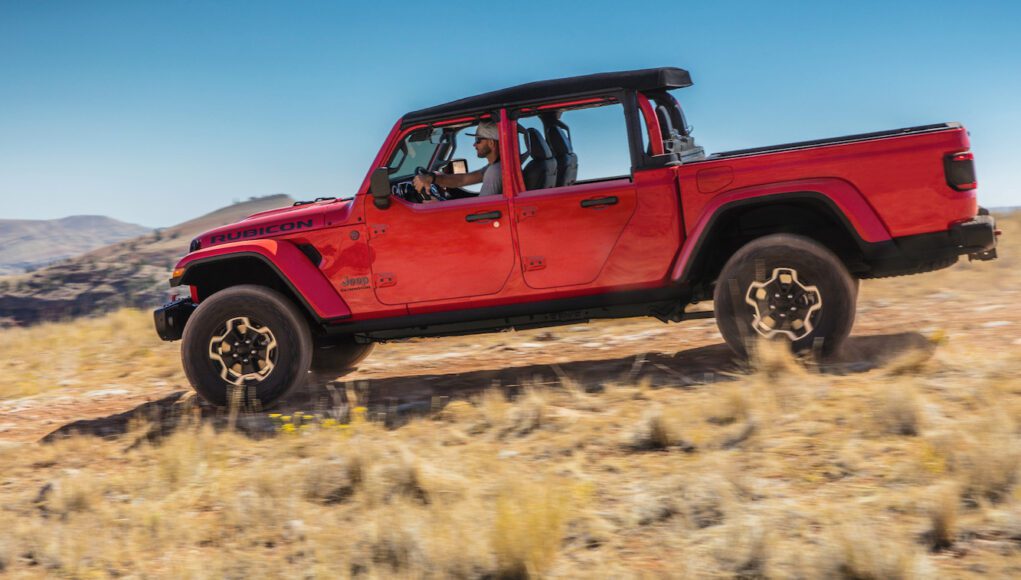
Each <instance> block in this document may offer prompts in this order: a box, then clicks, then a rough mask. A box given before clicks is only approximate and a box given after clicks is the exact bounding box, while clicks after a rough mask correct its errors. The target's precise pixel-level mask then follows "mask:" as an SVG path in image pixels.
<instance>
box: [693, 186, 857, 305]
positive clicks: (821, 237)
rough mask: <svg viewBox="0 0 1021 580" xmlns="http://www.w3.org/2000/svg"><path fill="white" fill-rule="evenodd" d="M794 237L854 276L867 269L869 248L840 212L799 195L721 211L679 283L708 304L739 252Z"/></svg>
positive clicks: (812, 195) (811, 195)
mask: <svg viewBox="0 0 1021 580" xmlns="http://www.w3.org/2000/svg"><path fill="white" fill-rule="evenodd" d="M778 233H786V234H798V235H801V236H805V237H807V238H810V239H812V240H814V241H816V242H818V243H820V244H822V245H823V246H825V247H827V248H828V249H830V250H831V251H832V252H833V253H835V254H836V255H837V256H838V257H839V258H840V259H841V261H842V262H843V263H844V265H845V267H847V269H848V270H849V271H850V272H851V273H852V274H856V275H857V274H860V273H862V272H865V271H867V270H868V269H869V266H868V262H867V256H868V255H869V254H870V251H871V250H870V244H869V243H868V242H866V241H865V240H863V239H862V238H861V236H859V235H858V232H857V230H856V229H855V228H854V225H853V224H851V222H850V220H848V219H847V216H846V215H844V213H843V211H841V210H840V208H839V207H838V206H837V204H836V203H834V202H833V200H832V199H830V198H829V197H828V196H826V195H824V194H822V193H819V192H816V191H798V192H790V193H781V194H773V195H766V196H760V197H753V198H748V199H741V200H736V201H732V202H730V203H727V204H725V205H723V206H721V207H720V208H719V209H718V210H717V211H716V212H715V213H714V214H713V215H712V217H710V218H709V222H708V224H707V225H706V227H705V229H704V230H703V232H702V234H701V235H700V236H699V238H698V239H697V240H694V241H689V242H688V243H694V244H695V247H694V251H693V252H692V257H691V259H690V260H689V261H688V263H687V264H686V265H685V267H684V270H683V271H682V272H681V277H680V279H679V280H678V282H679V283H682V284H687V285H690V286H691V287H692V288H693V289H694V290H695V294H696V295H697V296H701V298H709V297H711V295H712V290H711V288H712V284H713V283H714V282H715V281H716V278H717V277H718V276H719V274H720V271H721V270H722V269H723V266H724V264H726V262H727V260H729V259H730V257H731V256H733V255H734V253H735V252H737V251H738V250H739V249H740V248H741V247H742V246H744V245H745V244H747V243H748V242H751V241H752V240H755V239H758V238H761V237H763V236H768V235H770V234H778Z"/></svg>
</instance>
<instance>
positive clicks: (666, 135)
mask: <svg viewBox="0 0 1021 580" xmlns="http://www.w3.org/2000/svg"><path fill="white" fill-rule="evenodd" d="M656 117H657V118H658V119H659V130H660V132H661V133H663V151H664V152H665V153H677V152H679V151H680V150H681V133H680V132H679V131H678V130H677V129H676V128H674V123H673V119H672V118H671V115H670V110H669V109H667V108H666V107H665V106H664V105H660V106H658V107H656Z"/></svg>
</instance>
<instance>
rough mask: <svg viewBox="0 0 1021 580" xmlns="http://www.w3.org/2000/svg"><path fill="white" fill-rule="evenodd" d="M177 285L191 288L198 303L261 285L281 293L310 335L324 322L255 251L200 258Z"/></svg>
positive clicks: (282, 276)
mask: <svg viewBox="0 0 1021 580" xmlns="http://www.w3.org/2000/svg"><path fill="white" fill-rule="evenodd" d="M176 282H177V283H178V284H185V285H188V286H194V287H195V288H196V290H197V294H198V299H199V302H200V303H201V302H202V301H203V300H205V299H207V298H209V297H210V296H212V295H213V294H216V293H217V292H219V291H221V290H224V289H226V288H231V287H233V286H240V285H242V284H254V285H257V286H265V287H267V288H271V289H273V290H276V291H277V292H280V293H281V294H283V295H284V296H285V297H286V298H287V299H288V300H290V301H291V302H292V303H293V304H295V305H297V306H298V309H299V310H300V311H301V312H302V314H304V315H305V318H306V320H307V321H308V322H309V325H310V328H311V329H312V330H313V333H318V331H319V329H321V328H322V326H323V324H324V322H325V321H324V320H323V319H322V318H320V317H319V315H318V314H316V312H315V310H314V309H313V308H312V305H311V304H309V302H308V300H306V299H305V297H304V296H303V295H302V294H301V292H299V291H298V289H297V287H296V286H295V285H294V283H293V282H291V280H290V279H289V278H287V276H285V275H284V274H283V272H281V271H280V269H279V268H277V267H276V265H275V264H273V262H271V261H270V260H269V259H267V258H266V257H265V256H263V255H261V254H259V253H256V252H239V253H236V254H227V255H222V256H211V257H209V258H202V259H199V260H196V261H194V262H192V263H190V264H188V267H187V269H186V270H185V271H184V274H183V275H182V276H181V278H180V279H178V280H176Z"/></svg>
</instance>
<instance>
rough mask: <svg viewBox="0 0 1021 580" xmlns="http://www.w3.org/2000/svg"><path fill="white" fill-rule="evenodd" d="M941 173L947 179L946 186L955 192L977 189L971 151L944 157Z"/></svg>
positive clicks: (973, 159)
mask: <svg viewBox="0 0 1021 580" xmlns="http://www.w3.org/2000/svg"><path fill="white" fill-rule="evenodd" d="M943 173H944V174H945V175H946V177H947V185H949V186H950V187H952V188H954V189H956V190H957V191H965V190H968V189H975V188H976V187H978V181H976V180H975V156H974V155H972V153H971V151H963V152H961V153H951V154H949V155H947V156H946V157H944V158H943Z"/></svg>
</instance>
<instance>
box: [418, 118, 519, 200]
mask: <svg viewBox="0 0 1021 580" xmlns="http://www.w3.org/2000/svg"><path fill="white" fill-rule="evenodd" d="M468 136H469V137H475V153H476V154H477V155H478V156H479V157H480V158H485V159H486V161H488V162H489V164H488V165H486V166H485V167H483V168H481V169H476V170H475V171H472V172H471V173H461V174H453V175H451V174H447V173H436V172H432V173H426V174H423V175H416V176H415V179H414V180H413V181H412V184H413V185H414V186H415V189H416V190H418V192H419V193H421V194H422V195H423V196H424V195H426V194H428V192H429V186H430V185H434V184H435V185H436V186H438V187H464V186H465V185H474V184H476V183H481V184H482V190H481V191H480V192H479V196H483V195H500V194H501V193H502V192H503V180H502V179H501V177H500V131H499V130H498V129H497V127H496V123H490V122H485V123H479V126H478V129H476V131H475V133H468ZM426 199H427V200H428V198H426Z"/></svg>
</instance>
